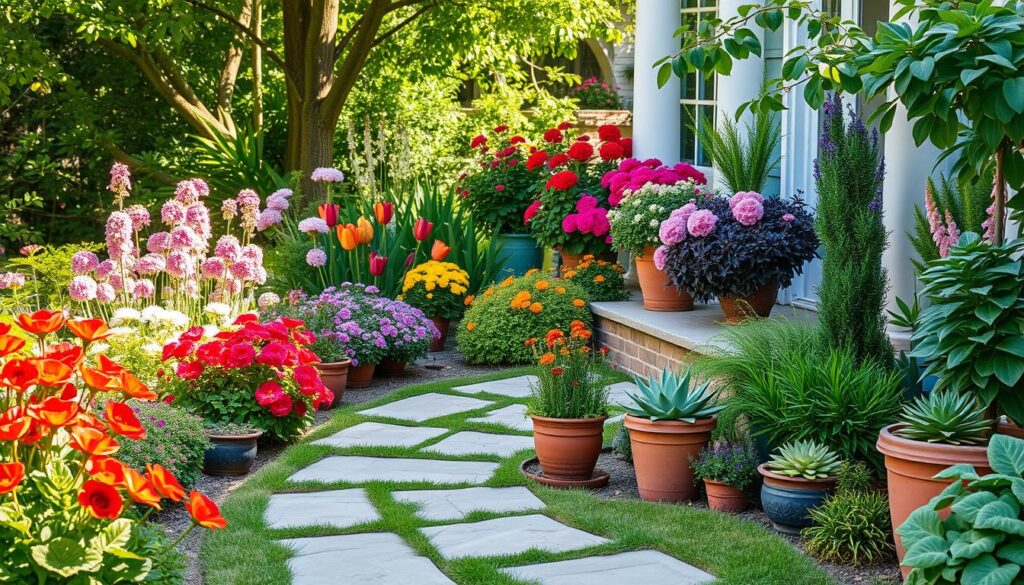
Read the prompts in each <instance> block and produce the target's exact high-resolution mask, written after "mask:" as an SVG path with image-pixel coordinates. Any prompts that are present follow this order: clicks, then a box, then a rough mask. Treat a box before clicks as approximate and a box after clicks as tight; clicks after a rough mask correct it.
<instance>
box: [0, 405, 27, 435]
mask: <svg viewBox="0 0 1024 585" xmlns="http://www.w3.org/2000/svg"><path fill="white" fill-rule="evenodd" d="M25 414H26V413H25V409H24V408H22V407H21V406H12V407H11V408H9V409H8V410H7V412H4V413H3V414H0V441H17V440H19V439H21V438H22V437H24V436H26V435H28V434H29V431H30V430H31V429H32V424H33V421H32V419H31V418H29V417H27V416H25Z"/></svg>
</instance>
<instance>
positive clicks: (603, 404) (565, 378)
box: [523, 321, 608, 419]
mask: <svg viewBox="0 0 1024 585" xmlns="http://www.w3.org/2000/svg"><path fill="white" fill-rule="evenodd" d="M592 335H593V334H592V333H591V331H590V330H589V329H587V326H586V324H584V323H583V321H573V322H572V323H570V324H569V332H568V334H566V332H565V331H563V330H562V329H552V330H550V331H548V332H547V334H545V335H544V336H543V337H542V338H539V339H538V338H535V337H531V338H530V339H527V340H526V341H524V342H523V345H524V346H526V347H527V348H528V349H530V350H531V351H532V353H533V355H534V358H535V359H536V361H537V364H538V368H537V382H536V383H534V384H532V385H531V391H532V392H531V396H530V402H529V404H528V406H527V409H528V412H529V414H531V415H534V416H543V417H548V418H565V419H584V418H597V417H601V416H606V415H607V414H608V389H607V388H606V386H605V384H604V382H603V381H601V379H600V377H599V376H595V370H596V369H597V367H598V366H599V365H600V364H601V363H602V362H603V360H604V355H605V351H603V350H602V351H594V350H593V349H592V348H591V343H590V339H591V337H592Z"/></svg>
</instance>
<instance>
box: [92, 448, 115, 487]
mask: <svg viewBox="0 0 1024 585" xmlns="http://www.w3.org/2000/svg"><path fill="white" fill-rule="evenodd" d="M85 472H86V473H88V474H89V476H90V477H92V478H93V479H95V480H96V481H101V482H103V483H105V484H107V485H112V486H115V487H116V486H122V485H124V463H121V462H120V461H118V460H117V459H114V458H113V457H107V456H105V455H93V456H92V457H89V459H88V460H86V462H85Z"/></svg>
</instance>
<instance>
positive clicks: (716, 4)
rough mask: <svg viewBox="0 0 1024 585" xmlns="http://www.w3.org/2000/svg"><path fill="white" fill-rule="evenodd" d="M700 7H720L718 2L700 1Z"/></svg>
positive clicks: (711, 0) (712, 0) (713, 0)
mask: <svg viewBox="0 0 1024 585" xmlns="http://www.w3.org/2000/svg"><path fill="white" fill-rule="evenodd" d="M700 5H701V6H703V7H704V8H714V7H716V6H718V2H717V0H700Z"/></svg>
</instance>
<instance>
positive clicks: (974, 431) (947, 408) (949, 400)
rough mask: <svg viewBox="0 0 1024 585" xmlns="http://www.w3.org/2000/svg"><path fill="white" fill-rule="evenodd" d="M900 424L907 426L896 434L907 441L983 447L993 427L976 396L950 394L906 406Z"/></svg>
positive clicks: (940, 394) (945, 392)
mask: <svg viewBox="0 0 1024 585" xmlns="http://www.w3.org/2000/svg"><path fill="white" fill-rule="evenodd" d="M900 422H902V423H903V425H904V426H903V427H901V428H899V429H898V430H897V431H896V434H898V435H899V436H901V437H903V438H904V439H911V440H913V441H926V442H928V443H944V444H946V445H984V444H985V443H986V441H987V439H988V430H989V429H990V428H991V426H992V421H991V420H989V419H986V418H985V408H984V407H983V406H981V405H980V404H978V401H977V400H975V398H974V396H972V395H970V394H958V393H956V392H950V391H937V392H932V393H930V394H927V395H925V396H921V397H919V398H918V399H917V400H915V401H914V402H911V403H909V404H907V405H906V406H904V407H903V415H902V416H901V417H900Z"/></svg>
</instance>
